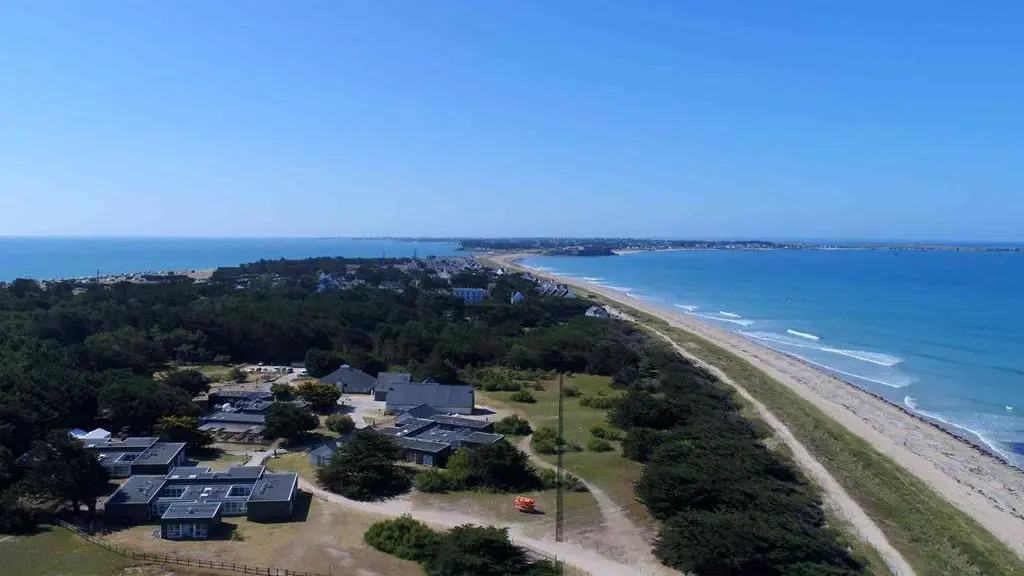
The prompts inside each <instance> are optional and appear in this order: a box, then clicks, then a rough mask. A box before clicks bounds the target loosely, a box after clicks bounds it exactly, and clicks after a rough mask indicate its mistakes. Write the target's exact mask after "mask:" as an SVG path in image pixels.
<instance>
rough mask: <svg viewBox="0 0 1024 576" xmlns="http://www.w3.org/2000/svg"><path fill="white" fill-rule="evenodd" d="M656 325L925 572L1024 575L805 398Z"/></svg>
mask: <svg viewBox="0 0 1024 576" xmlns="http://www.w3.org/2000/svg"><path fill="white" fill-rule="evenodd" d="M638 316H647V317H648V318H650V316H648V315H646V314H642V313H638ZM657 324H658V328H659V329H660V330H662V331H664V332H666V333H667V334H668V335H669V336H670V337H671V338H672V339H673V340H674V341H675V342H676V343H677V344H679V345H680V346H683V347H685V348H686V349H687V350H688V351H689V352H690V353H692V354H694V355H695V356H697V357H698V358H700V359H701V360H704V361H705V362H708V363H709V364H713V365H715V366H717V367H718V368H720V369H721V370H722V371H723V372H725V373H726V374H727V375H728V376H729V377H730V378H732V379H733V380H734V381H735V382H736V383H738V384H739V385H741V386H743V387H744V388H745V389H746V390H747V391H748V392H749V393H750V394H751V395H752V396H753V397H754V398H756V399H757V400H758V401H759V402H761V403H762V404H764V405H765V407H767V408H768V409H769V410H770V411H771V412H772V413H773V414H775V416H776V417H777V418H779V419H780V420H781V421H782V422H783V423H784V424H785V425H786V426H787V427H788V428H789V429H790V431H792V432H793V434H794V435H795V436H796V438H797V439H798V440H799V441H800V442H801V443H802V444H803V445H804V446H805V447H806V448H807V449H808V451H810V452H811V454H813V455H814V457H815V458H817V459H818V460H819V461H821V462H822V463H823V464H824V465H825V466H826V468H827V469H828V470H829V472H830V473H831V474H832V475H833V476H834V477H835V478H836V480H837V481H838V482H839V483H840V484H841V485H842V486H843V488H844V489H845V490H846V491H847V493H848V494H850V496H851V497H852V498H853V499H854V500H856V501H857V503H858V504H860V505H861V507H863V508H864V509H865V511H866V512H867V513H868V515H869V516H871V518H872V519H873V520H874V521H875V522H876V523H877V524H878V525H879V526H880V527H881V528H882V530H883V531H884V532H885V534H886V536H887V537H888V539H889V541H890V542H891V543H892V545H893V546H894V547H895V548H896V549H897V550H899V551H900V553H901V554H903V556H904V558H906V560H907V561H908V562H910V564H911V565H912V566H913V567H914V569H915V570H916V571H917V573H918V574H957V575H978V576H999V575H1019V574H1024V562H1022V561H1021V559H1020V558H1019V557H1018V556H1017V555H1016V554H1014V553H1013V551H1012V550H1010V549H1009V548H1008V547H1007V546H1006V545H1004V544H1003V543H1002V542H1000V541H999V540H998V539H997V538H996V537H995V536H993V535H992V534H991V533H989V532H988V531H987V530H986V529H985V528H984V527H983V526H981V525H980V524H978V523H977V522H976V521H974V520H973V519H972V518H970V517H969V516H968V515H966V514H964V513H963V512H961V511H960V510H959V509H957V508H956V507H955V506H954V505H953V504H952V503H950V502H948V501H947V500H946V499H944V498H943V497H942V496H940V495H939V494H937V493H936V492H935V491H934V490H932V489H931V488H929V487H928V486H927V485H926V484H925V483H924V482H922V481H921V480H920V479H918V478H917V477H916V476H914V475H913V474H912V473H911V472H909V471H908V470H906V469H905V468H903V467H902V466H900V465H899V464H897V463H896V462H895V461H893V460H892V459H891V458H889V457H887V456H885V455H884V454H882V453H880V452H879V451H877V450H875V449H874V448H873V447H872V446H871V445H870V444H869V443H868V442H867V441H866V440H864V439H863V438H861V437H859V436H857V435H856V434H854V433H852V432H850V431H849V430H847V429H846V428H845V427H843V426H842V425H841V424H839V423H838V422H836V421H835V420H833V419H831V418H829V417H828V416H827V415H826V414H825V413H824V412H822V411H821V410H819V409H818V408H817V407H815V406H814V405H813V404H812V403H810V402H809V401H807V400H804V399H803V398H802V397H801V396H800V395H799V394H797V393H796V392H793V391H792V390H790V389H789V388H788V387H786V386H785V385H783V384H781V383H780V382H778V381H776V380H774V379H773V378H771V377H770V376H768V375H767V374H765V373H764V372H763V371H761V370H759V369H758V368H756V367H755V366H753V365H752V364H750V363H749V362H747V361H745V360H743V359H742V358H739V357H738V356H736V355H734V354H732V353H731V352H729V351H728V350H726V349H724V348H722V347H720V346H717V345H715V344H713V343H711V342H708V341H706V340H704V339H702V338H700V337H698V336H696V335H694V334H691V333H689V332H686V331H685V330H682V329H679V328H675V327H668V325H667V323H665V322H664V321H662V320H660V319H658V320H657Z"/></svg>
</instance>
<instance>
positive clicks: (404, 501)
mask: <svg viewBox="0 0 1024 576" xmlns="http://www.w3.org/2000/svg"><path fill="white" fill-rule="evenodd" d="M299 488H301V489H302V490H306V491H307V492H310V493H312V494H313V495H314V496H316V497H317V498H320V499H321V500H326V501H327V502H332V503H335V504H339V505H342V506H345V507H348V508H351V509H354V510H359V511H362V512H368V513H370V514H379V515H381V516H389V517H398V516H402V515H404V514H408V515H409V516H412V517H413V518H415V519H417V520H420V521H422V522H426V523H427V524H433V525H436V526H440V527H445V528H450V527H453V526H460V525H462V524H477V525H496V526H500V527H502V528H508V535H509V538H511V539H512V541H513V542H515V543H516V545H518V546H522V547H524V548H527V549H530V550H532V551H534V552H536V553H539V554H541V555H544V556H548V557H551V558H558V559H559V560H561V561H562V562H565V563H566V564H569V565H571V566H575V567H576V568H579V569H581V570H584V571H586V572H588V573H590V574H592V575H593V576H636V575H637V574H655V573H654V572H645V571H643V570H642V568H639V569H638V567H635V566H629V565H626V564H621V563H618V562H615V561H613V560H611V559H609V558H606V557H604V556H601V555H600V554H598V553H596V552H594V551H592V550H587V549H586V548H583V547H582V546H580V545H579V544H572V543H569V542H555V541H553V540H546V539H543V540H542V539H538V538H532V537H530V536H527V535H526V530H527V529H528V527H524V526H521V525H517V524H506V523H501V522H492V521H486V520H482V519H480V518H476V517H473V516H467V515H465V514H460V513H458V512H450V511H446V510H423V509H416V508H413V505H412V501H410V500H409V499H408V498H393V499H391V500H385V501H383V502H359V501H356V500H350V499H348V498H345V497H344V496H341V495H339V494H335V493H333V492H328V491H326V490H324V489H322V488H320V487H319V486H316V485H315V484H313V483H311V482H309V481H308V480H306V479H304V478H302V477H300V478H299Z"/></svg>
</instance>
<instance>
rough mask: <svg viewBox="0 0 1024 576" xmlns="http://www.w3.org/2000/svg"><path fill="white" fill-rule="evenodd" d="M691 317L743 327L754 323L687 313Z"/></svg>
mask: <svg viewBox="0 0 1024 576" xmlns="http://www.w3.org/2000/svg"><path fill="white" fill-rule="evenodd" d="M687 314H688V315H690V316H696V317H697V318H706V319H708V320H716V321H718V322H728V323H730V324H738V325H740V326H743V327H747V326H750V325H752V324H753V323H754V321H753V320H736V319H735V318H722V317H721V316H712V315H710V314H698V313H696V312H687Z"/></svg>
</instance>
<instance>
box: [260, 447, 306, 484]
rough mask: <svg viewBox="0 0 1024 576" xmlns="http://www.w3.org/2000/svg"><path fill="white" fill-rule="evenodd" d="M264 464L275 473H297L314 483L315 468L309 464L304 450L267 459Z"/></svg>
mask: <svg viewBox="0 0 1024 576" xmlns="http://www.w3.org/2000/svg"><path fill="white" fill-rule="evenodd" d="M264 464H265V465H266V466H267V468H270V469H271V470H274V471H275V472H298V473H299V476H302V477H303V478H305V479H306V480H309V481H310V482H314V483H315V482H316V467H314V466H313V465H312V464H310V462H309V455H308V454H306V452H305V451H304V450H298V451H296V452H289V453H287V454H278V456H276V457H271V458H268V459H267V461H266V462H264Z"/></svg>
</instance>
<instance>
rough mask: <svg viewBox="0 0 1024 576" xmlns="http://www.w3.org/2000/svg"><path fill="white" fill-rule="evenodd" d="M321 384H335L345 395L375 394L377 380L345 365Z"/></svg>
mask: <svg viewBox="0 0 1024 576" xmlns="http://www.w3.org/2000/svg"><path fill="white" fill-rule="evenodd" d="M320 383H321V384H334V385H335V386H337V387H338V388H339V389H340V390H341V391H342V393H344V394H373V392H374V389H375V388H376V387H377V378H375V377H373V376H370V375H369V374H367V373H366V372H363V371H362V370H358V369H356V368H353V367H351V366H349V365H348V364H343V365H342V366H341V367H340V368H338V369H337V370H335V371H334V372H331V373H330V374H328V375H327V376H324V377H323V378H321V379H320Z"/></svg>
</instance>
